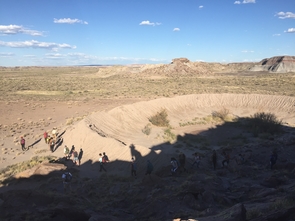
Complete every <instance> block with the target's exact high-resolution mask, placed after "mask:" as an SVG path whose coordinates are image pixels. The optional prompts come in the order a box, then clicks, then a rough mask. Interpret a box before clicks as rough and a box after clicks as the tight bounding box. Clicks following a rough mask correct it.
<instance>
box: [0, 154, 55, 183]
mask: <svg viewBox="0 0 295 221" xmlns="http://www.w3.org/2000/svg"><path fill="white" fill-rule="evenodd" d="M53 159H56V157H54V156H42V157H39V156H35V157H33V158H32V159H31V160H29V161H24V162H21V163H17V164H13V165H10V166H8V167H6V168H4V169H1V170H0V182H2V181H3V180H4V179H6V178H8V177H11V176H13V175H15V174H17V173H20V172H22V171H25V170H27V169H30V168H32V167H34V166H36V165H38V164H41V163H43V162H48V161H50V160H53Z"/></svg>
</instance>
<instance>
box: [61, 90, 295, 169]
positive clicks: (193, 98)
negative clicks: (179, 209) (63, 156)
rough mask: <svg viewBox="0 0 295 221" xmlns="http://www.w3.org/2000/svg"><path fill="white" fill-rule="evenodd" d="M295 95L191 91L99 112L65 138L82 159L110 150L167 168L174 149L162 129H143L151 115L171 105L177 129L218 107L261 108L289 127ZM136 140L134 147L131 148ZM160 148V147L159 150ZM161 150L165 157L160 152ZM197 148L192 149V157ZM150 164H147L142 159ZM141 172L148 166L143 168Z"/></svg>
mask: <svg viewBox="0 0 295 221" xmlns="http://www.w3.org/2000/svg"><path fill="white" fill-rule="evenodd" d="M294 104H295V98H293V97H284V96H268V95H242V94H240V95H235V94H211V95H208V94H201V95H187V96H179V97H175V98H162V99H157V100H152V101H147V102H138V103H135V104H132V105H125V106H119V107H116V108H114V109H112V110H110V111H101V112H96V113H93V114H91V115H90V116H88V117H87V118H86V119H84V120H83V121H81V122H79V123H77V124H76V125H74V126H71V127H70V128H68V129H67V132H66V133H65V135H64V139H65V140H67V141H68V142H67V143H69V141H70V142H72V144H75V146H76V148H79V149H80V148H83V150H84V156H83V161H84V162H85V161H90V162H92V163H93V162H97V160H98V158H99V156H98V154H99V153H100V152H106V153H107V155H108V156H109V158H110V160H111V161H114V160H116V161H117V162H124V161H130V159H131V157H132V156H136V157H137V160H138V161H140V160H141V159H142V160H143V159H144V160H146V159H147V158H143V157H145V156H148V158H149V159H151V160H153V162H154V164H155V166H157V167H158V166H163V165H165V164H167V162H169V158H170V157H171V155H172V154H175V149H173V148H169V146H171V145H169V144H167V145H165V140H164V139H163V138H162V137H163V133H164V132H163V128H159V127H154V126H152V130H151V134H150V135H149V136H147V135H145V134H144V133H143V132H142V129H143V128H144V126H145V125H147V124H149V120H148V119H149V117H151V116H153V115H154V114H156V113H157V112H159V111H161V110H162V109H166V110H167V113H168V119H169V121H170V125H171V127H172V130H173V131H174V133H175V132H176V131H177V130H178V129H179V128H180V126H179V125H180V123H181V122H186V121H191V120H192V119H194V118H196V117H199V118H200V117H205V116H208V115H210V114H211V113H212V112H213V111H218V110H220V109H222V108H226V109H228V110H229V111H230V114H232V115H234V116H238V117H249V116H250V115H252V114H254V113H256V112H261V111H263V112H271V113H275V114H276V116H277V117H278V118H279V119H282V120H283V122H285V123H287V124H289V125H295V116H294V115H295V114H294V113H295V106H294ZM211 126H212V125H210V124H209V125H206V126H205V127H204V126H200V125H194V126H193V127H184V128H181V129H182V130H181V131H182V133H190V132H191V131H192V130H197V129H198V128H202V129H203V130H205V129H206V127H207V129H208V128H209V127H211ZM130 144H134V145H135V148H134V149H132V148H130ZM155 146H157V147H158V148H155ZM155 149H157V150H155ZM160 153H161V159H159V157H158V156H159V154H160ZM192 153H193V151H187V152H186V154H188V155H191V154H192ZM141 164H142V165H145V163H144V162H142V163H141ZM112 166H113V167H117V168H119V169H118V170H117V169H116V170H113V168H109V169H111V170H112V171H118V173H120V174H121V173H122V171H128V172H129V170H126V168H121V167H120V164H118V165H116V164H112ZM141 170H144V168H143V167H142V168H141Z"/></svg>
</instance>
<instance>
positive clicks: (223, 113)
mask: <svg viewBox="0 0 295 221" xmlns="http://www.w3.org/2000/svg"><path fill="white" fill-rule="evenodd" d="M228 114H229V110H228V109H226V108H222V109H220V110H219V111H213V112H212V117H213V118H219V119H221V120H222V121H226V120H227V118H228Z"/></svg>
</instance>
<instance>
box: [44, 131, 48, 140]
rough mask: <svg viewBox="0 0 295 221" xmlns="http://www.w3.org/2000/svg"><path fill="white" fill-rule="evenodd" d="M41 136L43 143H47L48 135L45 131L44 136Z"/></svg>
mask: <svg viewBox="0 0 295 221" xmlns="http://www.w3.org/2000/svg"><path fill="white" fill-rule="evenodd" d="M43 136H44V140H45V143H47V137H48V133H47V132H46V131H45V132H44V134H43Z"/></svg>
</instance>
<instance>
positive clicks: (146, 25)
mask: <svg viewBox="0 0 295 221" xmlns="http://www.w3.org/2000/svg"><path fill="white" fill-rule="evenodd" d="M0 5H1V7H0V66H31V65H34V66H61V65H87V64H110V65H111V64H145V63H169V62H170V61H171V60H172V59H173V58H179V57H186V58H188V59H189V60H191V61H205V62H225V63H229V62H245V61H249V62H252V61H260V60H262V59H264V58H269V57H272V56H279V55H291V56H295V1H294V0H239V1H236V0H83V1H82V0H0Z"/></svg>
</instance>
